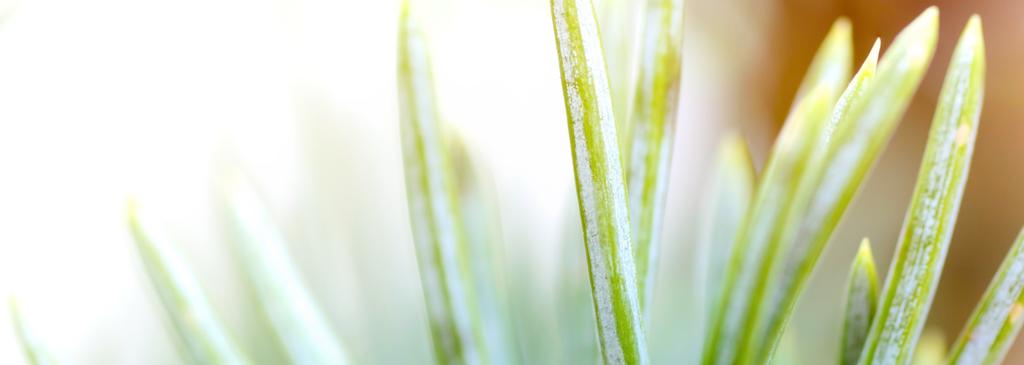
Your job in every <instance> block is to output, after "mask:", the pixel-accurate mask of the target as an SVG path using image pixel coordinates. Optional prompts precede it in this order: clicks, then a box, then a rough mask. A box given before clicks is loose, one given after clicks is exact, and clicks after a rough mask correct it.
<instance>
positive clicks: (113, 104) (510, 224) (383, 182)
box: [0, 0, 1024, 364]
mask: <svg viewBox="0 0 1024 365" xmlns="http://www.w3.org/2000/svg"><path fill="white" fill-rule="evenodd" d="M606 1H613V0H606ZM419 2H420V3H421V4H422V3H429V5H430V6H421V8H422V10H423V11H424V13H423V14H422V15H423V18H424V19H423V20H424V21H425V23H426V28H427V32H428V37H429V38H430V40H431V46H432V52H433V56H434V67H435V76H436V79H437V84H438V91H439V94H440V98H441V99H440V103H441V108H442V111H443V113H444V117H445V120H446V122H448V123H449V124H451V125H454V126H456V128H457V129H459V131H460V132H461V134H462V135H464V136H465V137H466V138H467V140H468V144H469V145H470V150H471V151H472V154H473V155H474V158H476V159H478V161H479V162H480V163H482V164H483V165H485V166H488V167H489V169H490V170H491V171H490V172H491V173H492V174H493V176H494V181H495V185H496V192H497V194H496V199H497V203H498V207H499V209H500V211H501V218H500V222H501V224H502V229H503V251H504V252H505V257H506V260H507V269H508V277H509V279H510V280H511V281H512V289H513V295H515V296H517V297H519V298H521V299H520V300H521V301H522V302H518V303H519V304H517V309H516V311H515V315H516V316H517V317H516V319H517V321H516V322H517V323H518V324H519V326H520V329H524V330H527V331H528V332H527V333H528V334H529V336H528V338H526V340H525V341H523V342H524V346H526V347H527V352H528V354H527V356H526V361H527V362H529V363H550V362H551V361H552V359H553V358H554V357H553V356H555V354H556V353H557V352H558V351H559V350H558V347H559V346H561V344H563V343H564V342H566V341H567V340H571V339H567V338H565V336H562V335H560V334H559V332H558V331H557V329H556V328H555V325H556V324H557V323H558V321H557V319H558V318H557V317H558V312H557V311H556V303H557V298H558V295H557V294H556V290H558V285H560V284H559V283H558V281H557V280H558V277H559V275H562V274H563V273H564V272H565V269H564V266H565V265H567V264H569V263H573V262H575V263H581V262H582V261H580V260H582V259H583V258H582V257H583V247H582V244H580V245H579V246H578V247H579V250H577V251H574V252H568V253H563V250H562V248H563V247H565V246H567V244H566V242H570V243H571V242H572V241H573V240H575V239H578V238H576V236H578V233H576V232H578V229H579V227H578V224H579V223H578V219H577V218H575V217H576V216H575V215H574V214H576V213H577V210H576V209H577V208H576V202H575V198H574V193H573V185H572V176H573V175H572V165H571V160H570V158H571V157H570V154H569V146H568V135H567V128H566V124H565V123H566V122H565V114H564V113H565V110H564V107H563V105H562V102H563V100H562V95H561V88H560V83H559V82H560V81H559V76H558V65H557V59H556V53H555V47H554V40H553V36H552V25H551V20H550V10H549V8H548V6H549V3H548V1H546V0H430V1H427V0H421V1H419ZM933 4H934V5H938V6H939V8H940V11H941V20H940V27H941V31H940V40H939V46H938V49H937V52H936V57H935V61H934V62H933V63H932V66H931V68H930V69H929V71H928V74H927V76H926V78H925V81H924V83H923V85H922V87H921V89H920V90H919V91H918V93H917V97H916V98H915V101H914V103H913V104H912V105H911V108H910V110H909V112H908V114H907V116H906V117H905V118H904V122H903V123H902V125H901V126H900V127H899V129H898V131H897V133H896V135H895V137H894V138H893V140H892V141H891V143H890V144H889V147H888V148H887V150H886V152H885V153H884V155H883V156H882V157H881V159H880V163H879V164H878V165H877V166H876V168H875V171H874V172H873V173H872V175H871V176H870V177H869V179H868V181H867V184H866V186H865V187H864V188H863V189H862V191H861V193H860V194H859V196H858V198H857V199H856V200H855V202H854V204H853V205H852V206H851V209H850V210H849V211H848V213H847V214H846V218H845V219H844V221H843V223H842V224H841V225H840V228H839V230H838V231H837V232H836V234H835V236H834V239H833V241H832V243H831V245H830V248H829V249H828V250H827V251H826V253H825V256H824V258H823V261H822V262H821V264H820V266H819V270H818V271H817V275H816V277H815V279H814V280H813V281H812V283H811V286H810V290H809V291H808V292H807V293H806V294H805V295H804V298H803V299H802V301H801V304H800V305H799V307H798V309H797V316H796V322H795V323H793V324H792V326H791V331H790V335H789V337H788V338H787V341H800V342H801V343H803V344H804V346H803V348H806V349H810V351H807V352H805V353H802V356H803V357H804V358H803V360H805V363H814V362H813V361H812V360H814V359H823V358H827V359H832V358H834V357H833V354H834V353H835V351H836V349H837V345H838V325H839V322H838V318H839V316H840V310H841V297H842V293H843V283H844V280H845V276H846V272H847V268H848V265H849V262H850V259H851V258H852V257H853V254H854V252H855V250H856V244H857V243H858V242H859V240H860V238H861V237H863V236H868V237H870V238H871V239H872V242H873V244H874V245H875V252H876V254H877V255H879V267H880V269H884V268H887V267H888V263H889V256H890V255H891V251H892V247H893V245H894V243H895V239H896V237H897V233H898V230H899V228H900V225H901V224H902V220H903V215H904V212H905V209H906V204H907V203H908V200H909V195H910V192H911V190H912V187H913V183H914V178H915V176H916V174H917V167H918V164H919V161H920V158H921V155H922V153H923V149H924V142H925V138H926V132H927V129H928V126H929V123H930V121H931V114H932V111H933V110H934V103H935V101H936V99H937V96H938V89H939V86H940V84H941V77H942V75H943V73H944V71H945V68H946V65H947V62H948V59H949V55H950V53H951V52H952V49H953V44H954V42H955V40H956V38H957V35H958V33H959V32H960V30H961V29H962V27H963V25H964V24H965V22H966V20H967V18H968V17H969V16H970V15H971V14H972V13H979V14H981V16H982V19H983V21H984V29H985V35H986V43H987V50H988V80H987V88H986V99H985V107H984V110H983V112H982V121H981V129H980V133H979V135H978V140H977V147H976V152H975V155H974V159H973V166H972V170H971V177H970V179H969V182H968V185H967V191H966V194H965V196H964V202H963V205H962V209H961V212H960V218H959V220H958V225H957V229H956V233H955V235H954V239H953V243H952V248H951V250H950V254H949V258H948V260H947V265H946V270H945V273H944V274H943V277H942V280H941V284H940V288H939V292H938V295H937V297H936V301H935V304H934V305H933V307H932V311H931V314H930V317H929V326H930V327H932V328H935V329H937V330H939V331H942V332H943V333H944V334H945V335H946V336H947V338H948V339H950V340H951V339H952V338H953V337H954V336H955V335H956V334H957V332H958V331H959V329H960V327H961V325H962V324H963V322H964V320H965V319H966V318H967V315H968V314H969V312H970V310H971V309H972V308H973V306H974V304H975V303H976V301H977V299H978V297H979V296H980V294H981V292H982V291H983V290H984V288H985V285H986V284H987V283H988V281H989V279H990V277H991V275H992V274H993V273H994V272H995V270H996V267H997V266H998V264H999V262H1000V260H1001V259H1002V257H1003V255H1004V254H1005V251H1006V250H1007V249H1008V248H1009V245H1010V243H1011V240H1012V239H1013V237H1014V235H1015V234H1016V232H1017V230H1018V229H1019V227H1020V225H1021V224H1022V223H1024V189H1020V187H1021V186H1022V185H1021V181H1024V163H1022V159H1021V157H1022V156H1024V144H1022V143H1020V142H1021V141H1022V140H1024V124H1022V123H1021V122H1020V120H1021V119H1022V118H1024V102H1022V100H1024V99H1022V95H1024V47H1021V45H1022V44H1024V3H1022V2H1019V1H1012V0H1000V1H996V0H992V1H956V0H950V1H937V2H927V1H881V0H868V1H817V0H800V1H755V0H743V1H717V0H690V1H689V2H688V4H687V7H688V8H687V15H686V18H687V22H688V23H687V34H686V40H685V42H686V44H685V60H684V66H683V70H684V71H683V72H684V75H683V92H682V95H681V101H680V102H681V103H682V108H681V120H680V121H679V127H678V134H677V138H676V149H675V157H674V158H673V170H672V175H673V176H672V181H671V188H670V192H669V195H668V199H669V203H668V207H667V217H666V224H665V229H666V235H665V238H664V243H663V248H664V250H663V256H662V258H661V262H660V272H659V276H658V278H657V287H656V292H655V302H654V304H653V320H652V322H653V324H652V325H650V327H649V331H650V333H651V335H650V345H651V353H652V359H653V360H655V361H656V362H657V363H664V364H670V363H671V364H677V363H692V362H694V361H696V360H695V359H696V358H697V357H696V356H697V349H698V348H699V345H698V344H699V342H697V340H698V338H699V337H698V336H699V334H700V333H701V328H700V327H699V326H698V325H696V323H697V321H696V320H695V315H696V312H695V309H694V305H696V302H697V301H698V298H695V294H694V293H693V291H692V289H691V288H692V285H693V283H692V282H691V278H692V276H693V275H692V270H693V267H694V265H693V260H694V256H693V246H694V241H695V239H696V233H695V230H694V227H695V221H696V219H697V218H698V216H699V215H700V212H699V211H697V209H698V206H699V204H698V201H699V198H700V196H701V193H702V191H704V189H706V186H705V184H704V181H703V178H704V177H705V176H706V175H707V171H708V170H709V164H710V163H711V160H712V156H713V151H714V148H715V145H716V143H717V141H718V140H719V138H720V136H722V135H723V134H724V133H726V132H728V131H730V130H738V131H741V133H742V135H743V136H744V137H746V139H747V140H748V142H749V143H750V145H751V148H752V151H753V153H754V160H755V161H756V163H758V164H760V163H762V162H763V161H764V159H765V157H766V154H767V152H768V149H769V148H770V145H771V143H772V140H773V138H774V136H775V134H776V133H777V132H778V130H779V128H780V126H781V122H782V120H783V118H784V115H785V113H786V111H787V108H788V106H789V104H790V102H791V100H790V99H791V98H792V95H793V94H794V93H795V91H796V88H797V86H798V83H799V81H800V78H801V77H802V75H803V73H804V71H805V69H806V67H807V65H808V63H809V61H810V58H811V56H812V54H813V52H814V51H815V50H816V48H817V46H818V44H819V42H820V41H821V39H822V38H823V37H824V35H825V32H826V31H827V30H828V27H829V26H830V24H831V23H832V22H833V21H834V20H835V19H836V18H837V17H838V16H841V15H846V16H848V17H850V18H851V20H852V23H853V26H854V36H855V47H856V48H855V51H856V52H855V56H856V58H857V61H856V62H855V64H859V63H860V60H861V59H862V58H863V57H864V56H866V53H867V52H868V49H869V47H870V46H871V43H872V42H873V41H874V39H875V37H881V38H882V46H883V50H884V49H885V47H886V46H887V45H888V44H887V43H888V42H889V41H891V39H892V37H893V36H894V35H895V33H896V32H897V31H898V30H899V29H900V28H901V27H902V26H903V25H905V24H906V23H907V22H908V21H910V20H911V19H912V18H913V17H914V16H915V15H916V14H918V13H919V12H920V11H921V10H923V9H924V8H925V7H927V6H929V5H933ZM397 19H398V1H353V0H342V1H337V0H249V1H243V0H180V1H157V0H94V1H88V2H83V1H73V0H3V1H0V293H5V294H6V293H14V294H16V295H17V296H18V298H19V300H20V301H21V302H22V307H23V311H24V312H25V315H26V317H27V319H28V320H29V321H30V322H31V323H32V324H33V325H34V326H35V327H36V328H37V332H39V335H40V336H42V337H43V338H45V339H46V340H47V341H48V342H49V343H50V344H51V346H52V347H53V352H54V353H55V354H56V355H57V357H58V358H59V359H61V360H64V362H65V363H74V364H143V363H144V364H176V363H180V360H178V357H177V355H176V354H175V349H174V347H173V345H172V342H171V338H170V336H168V332H167V330H165V327H164V325H163V323H162V319H161V317H160V316H162V315H163V312H162V311H161V310H160V308H159V307H158V305H157V302H156V301H155V298H154V295H153V294H152V291H151V289H150V287H149V283H148V282H147V281H146V279H145V276H144V275H143V273H142V270H141V268H140V266H139V263H138V262H137V259H136V256H135V254H134V252H133V247H132V244H131V242H130V237H129V235H128V232H127V229H126V224H125V218H124V201H125V198H126V197H127V196H128V195H130V194H134V195H136V196H137V197H138V198H139V200H141V201H142V202H144V204H145V205H146V206H147V210H148V211H150V212H159V215H158V221H159V222H160V223H163V224H164V226H165V227H166V228H167V230H168V231H169V232H170V233H171V237H172V238H174V239H175V240H176V243H177V244H179V245H180V246H181V247H182V250H183V251H184V255H185V257H186V258H187V259H188V262H189V264H190V265H191V267H192V269H193V270H194V271H195V273H196V274H197V275H198V276H200V277H201V279H202V284H203V285H204V289H206V291H207V293H208V294H209V295H210V296H211V298H212V300H213V303H214V305H215V306H216V308H217V310H218V312H219V313H220V315H221V316H222V317H223V319H224V320H225V321H227V322H228V323H229V324H230V327H231V329H232V331H233V333H235V335H236V337H238V339H239V341H240V342H241V343H242V344H243V346H244V347H245V348H246V350H247V351H249V352H250V354H252V355H253V356H252V357H253V358H255V359H256V360H258V362H259V363H265V364H276V363H281V362H282V361H284V358H283V357H282V354H281V351H280V349H279V347H277V346H276V345H275V344H272V343H268V342H266V340H265V339H266V338H268V336H269V333H270V332H269V328H268V327H267V325H266V323H265V322H264V321H263V320H262V319H261V318H260V317H259V314H258V313H257V309H255V308H254V307H253V305H252V304H251V303H252V302H253V300H254V299H253V292H252V291H251V289H250V288H249V287H248V286H246V285H244V280H243V278H242V276H241V272H240V270H239V268H238V267H237V262H236V261H235V259H234V258H233V257H232V256H231V255H229V253H230V251H229V248H228V246H227V244H226V243H225V239H226V238H225V236H226V235H225V233H224V224H223V218H222V217H220V216H219V215H218V214H217V210H216V209H215V205H214V199H213V192H214V191H215V189H214V184H213V181H214V180H213V178H214V176H216V174H217V173H218V169H220V168H221V167H223V164H224V161H225V160H240V161H241V162H242V163H243V164H244V165H245V166H246V167H247V168H248V169H249V172H250V173H251V174H252V175H253V177H254V178H255V179H256V181H257V184H258V186H259V188H260V189H261V190H262V191H263V192H264V193H265V196H266V197H267V199H268V200H269V205H270V206H271V207H272V208H273V210H274V212H273V214H274V216H275V217H276V218H277V219H278V221H279V222H280V223H281V225H282V226H283V227H284V228H285V231H286V232H285V233H286V236H287V238H288V239H289V240H290V243H291V246H290V248H291V250H292V254H293V256H294V257H295V259H296V261H297V263H298V264H299V265H300V267H301V269H302V273H303V274H304V275H305V278H306V280H307V282H308V283H309V284H310V287H311V288H312V289H313V291H314V294H315V296H316V298H317V299H318V300H319V302H320V304H321V305H322V306H323V307H324V308H325V310H326V311H327V312H328V315H329V317H330V320H331V321H332V326H333V327H334V328H335V329H337V331H338V332H339V335H340V337H342V339H343V340H344V341H345V343H346V346H348V347H349V350H350V352H351V355H352V358H353V359H354V360H355V361H356V362H357V363H367V364H416V363H427V362H428V361H429V359H430V354H429V351H428V349H429V347H428V335H427V329H426V320H425V318H424V309H423V305H422V294H421V292H420V288H419V280H418V278H417V271H416V261H415V257H414V248H413V245H412V242H411V235H410V232H409V222H408V214H407V212H406V206H405V189H404V188H403V179H402V164H401V150H400V145H399V142H400V141H399V133H398V119H397V100H396V94H395V84H396V82H395V47H396V45H395V39H396V27H397V25H396V23H397ZM606 36H607V35H606ZM574 255H577V256H574ZM579 269H580V270H583V267H582V266H580V267H579ZM579 273H580V275H581V277H582V275H583V271H579ZM582 310H583V311H589V310H590V308H582ZM587 313H588V315H589V312H587ZM8 328H10V326H9V319H8V318H7V316H0V363H4V364H8V363H15V364H17V363H19V361H21V360H20V359H21V354H20V353H19V352H18V350H17V347H16V345H15V342H14V338H13V334H12V333H11V331H9V330H7V329H8ZM580 335H581V336H590V335H591V334H589V333H581V334H580ZM783 346H786V345H785V344H784V345H783ZM1022 361H1024V345H1018V346H1016V347H1015V350H1014V351H1013V353H1011V356H1010V357H1009V358H1008V360H1007V363H1018V362H1022Z"/></svg>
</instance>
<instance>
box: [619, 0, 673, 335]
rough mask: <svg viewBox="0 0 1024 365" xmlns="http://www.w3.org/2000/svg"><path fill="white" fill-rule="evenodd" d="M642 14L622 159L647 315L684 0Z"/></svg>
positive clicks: (651, 5) (654, 0) (655, 1)
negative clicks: (627, 151)
mask: <svg viewBox="0 0 1024 365" xmlns="http://www.w3.org/2000/svg"><path fill="white" fill-rule="evenodd" d="M645 13H646V18H647V19H646V20H645V22H644V24H645V27H644V32H643V38H642V39H641V45H642V46H641V50H640V64H639V71H638V72H639V77H638V80H637V83H636V94H635V99H634V103H633V110H632V120H631V122H630V128H632V133H631V136H632V137H631V141H632V142H631V143H630V154H629V158H628V159H627V161H629V164H628V166H629V169H628V171H629V176H628V179H629V180H628V181H629V184H628V185H629V194H628V195H629V202H630V205H629V211H630V218H632V222H631V223H632V224H631V227H633V236H632V239H633V251H634V258H635V260H636V271H637V290H638V292H639V293H640V308H641V311H642V312H643V314H644V318H648V313H649V310H648V308H649V305H648V304H649V303H650V301H651V295H652V293H653V291H654V290H653V289H654V285H653V282H654V272H655V270H656V264H657V260H658V251H659V250H658V246H659V245H660V238H661V223H662V220H663V219H664V214H665V195H666V192H667V190H668V179H669V167H670V162H671V158H672V140H673V139H674V138H675V130H676V117H677V114H678V111H679V81H680V77H681V75H682V61H683V0H649V1H648V2H647V9H646V12H645Z"/></svg>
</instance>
